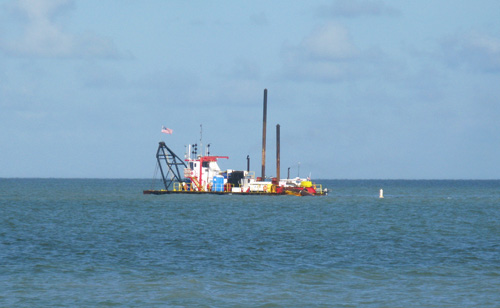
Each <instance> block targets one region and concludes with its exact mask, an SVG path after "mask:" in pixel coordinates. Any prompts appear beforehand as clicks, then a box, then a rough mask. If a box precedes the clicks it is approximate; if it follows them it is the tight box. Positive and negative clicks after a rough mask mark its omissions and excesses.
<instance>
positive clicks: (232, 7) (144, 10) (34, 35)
mask: <svg viewBox="0 0 500 308" xmlns="http://www.w3.org/2000/svg"><path fill="white" fill-rule="evenodd" d="M499 14H500V1H498V0H481V1H465V0H449V1H446V0H432V1H431V0H419V1H395V0H394V1H389V0H388V1H382V0H351V1H347V0H338V1H335V0H333V1H328V0H322V1H320V0H309V1H259V0H253V1H165V0H147V1H132V0H106V1H102V0H99V1H98V0H79V1H78V0H75V1H70V0H38V1H37V0H18V1H10V0H0V177H85V178H89V177H90V178H151V177H152V176H153V173H154V169H155V163H156V161H155V154H156V149H157V146H158V141H160V140H164V141H165V142H166V143H167V145H168V146H169V147H170V148H171V149H172V150H174V151H175V152H176V153H177V154H178V155H179V156H183V155H184V149H185V145H187V144H189V143H196V142H199V139H200V124H202V125H203V143H205V144H207V143H210V144H211V154H212V155H227V156H229V158H230V159H229V160H224V161H221V167H222V168H224V169H225V168H230V169H240V170H242V169H245V168H246V156H247V155H250V158H251V169H252V170H254V171H256V173H257V175H259V174H260V161H261V135H262V100H263V90H264V88H267V89H268V91H269V93H268V125H267V131H268V134H267V145H268V147H267V166H266V170H267V172H266V174H267V175H274V174H275V173H276V171H275V170H276V169H275V158H276V154H275V153H276V151H275V140H276V133H275V126H276V124H280V126H281V168H282V171H281V175H282V177H283V175H286V171H287V168H288V167H290V168H291V169H290V170H291V174H292V175H293V176H296V175H297V173H298V171H299V170H298V165H299V162H300V175H301V176H306V175H309V174H311V175H312V177H313V178H316V179H317V178H329V179H365V178H367V179H498V178H500V18H499V16H500V15H499ZM162 125H165V126H166V127H169V128H171V129H173V134H172V135H166V134H162V133H161V126H162Z"/></svg>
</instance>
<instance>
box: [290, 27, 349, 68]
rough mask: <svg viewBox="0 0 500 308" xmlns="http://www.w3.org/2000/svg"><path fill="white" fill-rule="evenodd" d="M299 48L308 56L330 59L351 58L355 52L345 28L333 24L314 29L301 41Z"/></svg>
mask: <svg viewBox="0 0 500 308" xmlns="http://www.w3.org/2000/svg"><path fill="white" fill-rule="evenodd" d="M300 48H301V49H302V50H303V51H305V52H306V53H307V55H308V56H309V57H312V58H317V59H320V60H330V61H335V60H341V59H348V58H352V57H353V56H355V55H356V53H357V51H356V48H355V47H354V45H353V44H352V42H351V40H350V38H349V35H348V32H347V29H345V28H344V27H341V26H338V25H334V24H329V25H326V26H323V27H320V28H318V29H316V30H315V31H314V32H313V33H311V34H310V35H309V36H308V37H306V38H305V39H304V40H303V41H302V43H301V46H300Z"/></svg>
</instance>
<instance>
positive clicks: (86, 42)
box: [0, 0, 118, 57]
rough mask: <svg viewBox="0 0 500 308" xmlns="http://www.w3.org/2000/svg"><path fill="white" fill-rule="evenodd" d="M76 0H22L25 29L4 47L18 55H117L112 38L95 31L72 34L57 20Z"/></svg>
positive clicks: (20, 10)
mask: <svg viewBox="0 0 500 308" xmlns="http://www.w3.org/2000/svg"><path fill="white" fill-rule="evenodd" d="M72 4H73V2H72V1H70V0H38V1H31V0H18V1H17V2H16V5H15V7H16V9H17V10H18V11H19V12H21V15H23V17H25V19H24V20H23V21H24V22H23V25H24V29H23V30H24V31H23V32H22V35H21V36H20V37H18V38H13V39H11V40H10V41H4V42H2V43H0V48H2V49H3V50H4V51H5V52H7V53H8V54H11V55H14V56H41V57H116V56H117V55H118V52H117V50H116V48H115V46H114V44H113V42H112V41H111V40H109V39H107V38H104V37H101V36H98V35H95V34H85V35H75V34H72V33H69V32H67V31H65V29H63V28H62V26H61V25H58V24H57V23H56V22H55V21H54V20H55V17H56V15H58V14H59V13H61V12H63V11H65V9H67V8H71V7H72Z"/></svg>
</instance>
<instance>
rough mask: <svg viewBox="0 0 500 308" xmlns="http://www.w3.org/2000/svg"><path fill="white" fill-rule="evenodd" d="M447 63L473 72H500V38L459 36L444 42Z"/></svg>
mask: <svg viewBox="0 0 500 308" xmlns="http://www.w3.org/2000/svg"><path fill="white" fill-rule="evenodd" d="M442 53H443V55H442V56H443V58H444V59H445V61H446V62H447V63H448V64H449V65H451V66H453V67H464V68H467V69H470V70H473V71H481V72H490V73H491V72H493V73H498V72H500V38H498V37H493V36H490V35H487V34H483V33H468V34H464V35H463V34H459V35H456V36H454V37H449V38H447V39H445V40H444V41H443V42H442Z"/></svg>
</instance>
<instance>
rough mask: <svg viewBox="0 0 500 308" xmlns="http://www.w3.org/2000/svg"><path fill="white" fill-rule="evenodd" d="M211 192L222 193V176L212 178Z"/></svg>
mask: <svg viewBox="0 0 500 308" xmlns="http://www.w3.org/2000/svg"><path fill="white" fill-rule="evenodd" d="M212 191H224V177H222V176H214V177H213V180H212Z"/></svg>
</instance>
